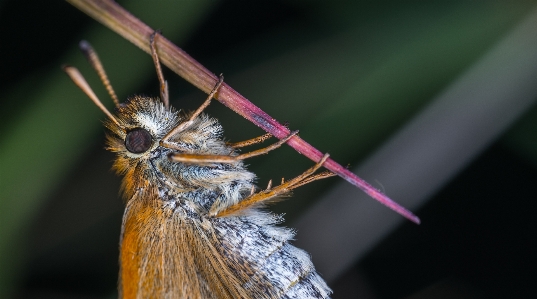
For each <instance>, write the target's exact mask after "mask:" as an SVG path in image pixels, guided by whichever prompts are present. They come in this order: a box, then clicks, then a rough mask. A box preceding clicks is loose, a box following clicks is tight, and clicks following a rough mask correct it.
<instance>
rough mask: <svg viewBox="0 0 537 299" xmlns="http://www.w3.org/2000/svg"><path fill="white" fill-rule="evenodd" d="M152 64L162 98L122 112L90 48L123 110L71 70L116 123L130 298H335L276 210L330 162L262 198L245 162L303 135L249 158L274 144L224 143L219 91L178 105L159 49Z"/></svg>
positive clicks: (112, 142)
mask: <svg viewBox="0 0 537 299" xmlns="http://www.w3.org/2000/svg"><path fill="white" fill-rule="evenodd" d="M157 36H158V33H157V32H155V33H153V34H152V35H151V38H150V41H149V43H150V48H151V54H152V58H153V61H154V64H155V67H156V71H157V76H158V78H159V83H160V98H157V97H155V98H152V97H145V96H133V97H131V98H129V99H127V101H125V102H124V103H120V102H119V100H118V98H117V96H116V94H115V92H114V90H113V88H112V86H111V84H110V82H109V80H108V77H107V75H106V73H105V71H104V68H103V67H102V64H101V62H100V60H99V58H98V56H97V54H96V52H95V51H94V50H93V49H92V48H91V46H90V45H89V44H88V43H87V42H81V44H80V47H81V49H82V50H83V52H84V53H85V54H86V56H87V57H88V60H89V61H90V63H91V64H92V66H93V67H94V69H95V70H96V71H97V73H98V74H99V76H100V78H101V80H102V81H103V83H104V85H105V87H106V89H107V90H108V92H109V94H110V96H111V97H112V99H113V100H114V103H115V106H116V109H115V113H114V114H112V113H111V112H109V111H108V110H107V109H106V108H105V106H104V105H103V104H102V103H101V101H100V100H99V99H98V98H97V96H96V95H95V93H94V92H93V91H92V89H91V88H90V87H89V85H88V84H87V83H86V81H85V79H84V78H83V76H82V75H81V74H80V72H79V71H78V70H77V69H76V68H74V67H72V66H65V67H64V70H65V71H66V72H67V74H68V75H69V76H70V77H71V79H72V80H73V81H74V82H75V84H76V85H78V86H79V87H80V88H81V89H82V90H83V91H84V92H85V93H86V94H87V95H88V97H89V98H90V99H92V101H93V102H94V103H95V104H96V105H97V106H98V107H99V108H100V109H101V110H102V111H103V112H104V113H105V114H106V116H107V120H106V121H105V123H104V125H105V127H106V128H108V130H109V133H108V135H107V149H108V150H110V151H112V152H114V153H115V154H116V159H115V161H114V164H113V168H114V170H115V171H116V172H117V173H118V174H119V175H121V176H123V182H122V186H121V190H122V194H123V197H124V198H125V200H126V207H125V211H124V215H123V222H122V232H121V237H120V274H119V276H120V278H119V294H120V298H214V299H216V298H267V299H268V298H329V296H330V294H331V290H330V288H329V287H328V286H327V285H326V283H325V281H324V280H323V279H322V278H321V277H320V275H319V274H318V273H317V272H316V270H315V267H314V265H313V264H312V262H311V259H310V257H309V255H308V254H307V253H306V252H305V251H303V250H301V249H298V248H296V247H294V246H293V245H291V244H290V243H289V241H290V240H291V239H292V238H293V236H294V232H293V231H292V230H291V229H288V228H284V227H281V226H279V224H280V223H281V222H282V221H283V218H282V216H281V215H276V214H273V213H270V212H268V211H265V210H264V209H262V208H263V206H264V205H266V204H267V203H270V202H273V201H276V200H278V199H279V198H281V197H282V196H285V195H286V194H289V192H290V191H291V190H292V189H294V188H297V187H299V186H302V185H304V184H307V183H309V182H312V181H315V180H318V179H322V178H326V177H330V176H333V175H334V174H333V173H331V172H329V171H327V172H321V173H317V174H315V172H316V171H317V170H318V169H319V168H320V167H321V166H322V164H323V163H324V161H325V160H326V159H327V158H328V155H325V156H324V157H323V158H322V159H321V160H320V161H318V162H317V163H316V164H315V165H314V166H313V167H311V168H310V169H308V170H307V171H305V172H304V173H303V174H301V175H299V176H297V177H296V178H294V179H291V180H288V181H284V180H283V179H282V182H281V184H280V185H278V186H274V187H273V186H272V181H270V182H269V184H268V186H267V187H266V188H265V189H262V190H259V189H258V188H257V187H256V186H255V184H254V180H255V178H256V177H255V174H253V173H252V172H250V171H248V170H247V169H246V167H245V165H244V163H243V160H244V159H247V158H250V157H254V156H258V155H262V154H266V153H268V152H269V151H271V150H274V149H276V148H278V147H280V146H281V145H283V144H284V143H285V142H287V141H288V140H290V139H291V138H293V137H294V136H295V135H296V134H297V133H298V131H294V132H291V133H290V134H289V135H288V136H287V137H285V138H283V139H281V140H280V141H278V142H276V143H274V144H272V145H270V146H267V147H265V148H262V149H259V150H255V151H251V152H247V153H242V154H241V153H240V152H239V148H242V147H245V146H249V145H252V144H256V143H260V142H263V141H265V140H266V139H268V138H270V137H271V135H270V134H265V135H263V136H260V137H257V138H253V139H250V140H246V141H243V142H238V143H227V142H226V141H225V140H224V139H223V128H222V126H221V125H220V123H219V122H218V120H217V119H215V118H211V117H209V116H208V115H206V114H204V113H203V111H204V109H205V108H206V107H207V106H208V105H209V104H210V102H211V100H212V99H213V98H214V97H217V95H218V90H219V88H220V86H221V85H222V83H223V77H222V76H220V79H219V81H218V83H217V84H216V85H215V87H214V89H213V90H212V91H211V93H210V94H209V96H208V97H207V99H206V100H205V102H204V103H203V104H202V105H201V106H200V107H199V108H198V109H197V110H196V111H194V112H191V113H180V111H177V110H175V109H174V108H173V107H171V106H170V105H169V96H168V87H167V82H166V81H165V80H164V77H163V75H162V70H161V66H160V62H159V56H158V54H157V49H156V46H155V38H157Z"/></svg>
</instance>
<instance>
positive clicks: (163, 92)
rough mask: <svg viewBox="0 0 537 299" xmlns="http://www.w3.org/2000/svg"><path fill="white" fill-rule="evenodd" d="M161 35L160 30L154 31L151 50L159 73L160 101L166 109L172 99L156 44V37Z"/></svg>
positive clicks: (150, 44)
mask: <svg viewBox="0 0 537 299" xmlns="http://www.w3.org/2000/svg"><path fill="white" fill-rule="evenodd" d="M158 34H160V32H159V31H158V30H156V31H154V32H153V33H152V34H151V37H149V48H151V57H152V58H153V63H154V64H155V69H156V71H157V77H158V82H159V83H160V99H161V100H162V102H163V103H164V106H165V107H166V108H169V107H170V97H169V94H168V81H166V80H164V75H163V74H162V67H161V65H160V60H159V58H158V54H157V47H156V44H155V37H156V36H157V35H158Z"/></svg>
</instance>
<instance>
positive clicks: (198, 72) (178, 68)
mask: <svg viewBox="0 0 537 299" xmlns="http://www.w3.org/2000/svg"><path fill="white" fill-rule="evenodd" d="M67 2H69V3H71V4H72V5H74V6H76V7H77V8H79V9H80V10H82V11H83V12H85V13H86V14H88V15H89V16H91V17H93V18H94V19H96V20H97V21H99V22H101V23H102V24H103V25H105V26H107V27H109V28H110V29H112V30H113V31H115V32H116V33H118V34H119V35H121V36H122V37H124V38H125V39H127V40H129V41H131V42H132V43H133V44H135V45H136V46H138V47H140V48H141V49H142V50H144V51H145V52H147V53H150V47H149V39H150V36H151V34H152V33H153V32H154V29H152V28H150V27H149V26H147V25H146V24H144V23H143V22H142V21H140V20H139V19H137V18H136V17H134V16H133V15H132V14H130V13H129V12H128V11H126V10H125V9H123V8H122V7H121V6H119V5H118V4H117V3H115V2H113V1H110V0H67ZM156 45H157V49H158V54H159V57H160V59H161V63H163V64H164V65H166V66H167V67H168V68H170V69H171V70H172V71H174V72H175V73H177V74H178V75H179V76H181V77H183V78H184V79H185V80H187V81H188V82H190V83H191V84H193V85H194V86H196V87H198V88H199V89H201V90H203V91H204V92H205V93H209V92H210V91H211V90H212V88H213V87H214V86H215V84H216V82H217V81H218V76H216V75H215V74H213V73H212V72H210V71H209V70H207V69H206V68H205V67H203V66H202V65H201V64H200V63H199V62H197V61H196V60H194V59H193V58H192V57H190V56H189V55H188V54H186V53H185V52H184V51H183V50H181V49H180V48H178V47H177V46H175V45H174V44H173V43H171V42H170V41H169V40H167V39H165V38H163V37H162V36H159V38H158V39H157V40H156ZM217 100H218V101H220V102H221V103H222V104H224V105H225V106H227V107H228V108H230V109H231V110H233V111H235V112H236V113H238V114H240V115H242V116H243V117H244V118H246V119H248V120H249V121H251V122H252V123H254V124H255V125H257V126H258V127H260V128H261V129H263V130H265V131H266V132H268V133H271V134H272V135H273V136H275V137H277V138H279V139H282V138H284V137H286V136H288V135H289V133H290V131H289V129H287V128H286V127H285V126H284V125H282V124H280V123H279V122H278V121H276V120H275V119H274V118H272V117H270V116H269V115H268V114H267V113H265V112H263V111H262V110H261V109H259V107H257V106H255V105H254V104H252V103H251V102H250V101H248V100H247V99H246V98H244V97H243V96H242V95H240V94H239V93H238V92H237V91H235V90H233V89H232V88H231V87H230V86H229V85H227V84H225V83H224V84H222V86H221V88H220V91H219V94H218V97H217ZM287 144H288V145H289V146H291V147H292V148H294V149H295V150H296V151H298V152H299V153H301V154H302V155H304V156H306V157H308V158H309V159H311V160H313V161H314V162H318V161H319V160H320V159H321V158H322V157H323V153H322V152H320V151H319V150H317V149H315V148H314V147H313V146H311V145H310V144H308V143H307V142H306V141H304V140H303V139H301V138H300V137H298V136H296V137H295V138H292V139H291V140H289V142H288V143H287ZM323 166H324V167H325V168H327V169H329V170H330V171H332V172H334V173H336V174H337V175H339V176H340V177H342V178H343V179H345V180H346V181H348V182H349V183H351V184H353V185H355V186H356V187H358V188H360V189H362V190H363V191H364V192H366V193H367V194H368V195H370V196H371V197H373V198H375V199H376V200H378V201H379V202H381V203H382V204H384V205H386V206H387V207H389V208H390V209H392V210H394V211H396V212H397V213H399V214H401V215H403V216H404V217H406V218H408V219H409V220H411V221H413V222H415V223H419V222H420V220H419V218H418V217H417V216H415V215H414V214H412V213H411V212H410V211H408V210H407V209H405V208H404V207H402V206H401V205H399V204H397V203H396V202H394V201H392V200H391V199H390V198H388V197H387V196H386V195H384V194H383V193H381V192H380V191H378V190H377V189H375V188H374V187H373V186H371V185H370V184H368V183H367V182H365V181H364V180H362V179H360V178H359V177H358V176H356V175H355V174H353V173H352V172H350V171H349V170H347V169H346V168H345V167H343V166H341V165H339V164H338V163H337V162H335V161H334V160H332V159H328V160H327V161H326V162H325V164H324V165H323Z"/></svg>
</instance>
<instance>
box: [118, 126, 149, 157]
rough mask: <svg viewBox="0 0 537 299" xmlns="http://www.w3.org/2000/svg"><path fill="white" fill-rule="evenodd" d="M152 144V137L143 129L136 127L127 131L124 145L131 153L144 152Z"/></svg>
mask: <svg viewBox="0 0 537 299" xmlns="http://www.w3.org/2000/svg"><path fill="white" fill-rule="evenodd" d="M152 144H153V137H151V134H149V132H147V131H146V130H145V129H142V128H136V129H134V130H132V131H130V132H128V133H127V137H126V138H125V147H127V150H128V151H129V152H131V153H133V154H141V153H143V152H146V151H147V150H148V149H149V148H150V147H151V145H152Z"/></svg>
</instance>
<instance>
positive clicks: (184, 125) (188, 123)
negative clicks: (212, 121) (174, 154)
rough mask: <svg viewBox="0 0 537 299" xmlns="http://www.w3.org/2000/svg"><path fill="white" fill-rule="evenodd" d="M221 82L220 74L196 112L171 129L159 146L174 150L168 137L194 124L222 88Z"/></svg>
mask: <svg viewBox="0 0 537 299" xmlns="http://www.w3.org/2000/svg"><path fill="white" fill-rule="evenodd" d="M223 82H224V76H223V75H222V74H220V77H219V79H218V82H217V83H216V85H215V86H214V88H213V90H212V91H211V93H209V96H208V97H207V99H205V101H204V102H203V104H201V106H199V108H198V109H196V111H194V113H192V114H191V115H190V117H189V118H188V120H187V121H184V122H182V123H180V124H179V125H178V126H177V127H175V128H173V130H171V131H170V132H168V134H166V136H164V137H163V138H162V140H161V141H160V144H161V145H163V146H165V147H169V148H174V147H173V144H170V143H169V142H168V139H170V137H171V136H173V135H175V134H176V133H178V132H181V131H183V130H185V129H186V128H188V127H190V126H191V125H192V124H193V123H194V119H196V117H198V115H200V114H201V112H203V110H205V108H207V106H209V104H210V103H211V100H212V99H213V98H214V96H215V95H216V94H217V93H218V90H219V89H220V86H222V83H223Z"/></svg>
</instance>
